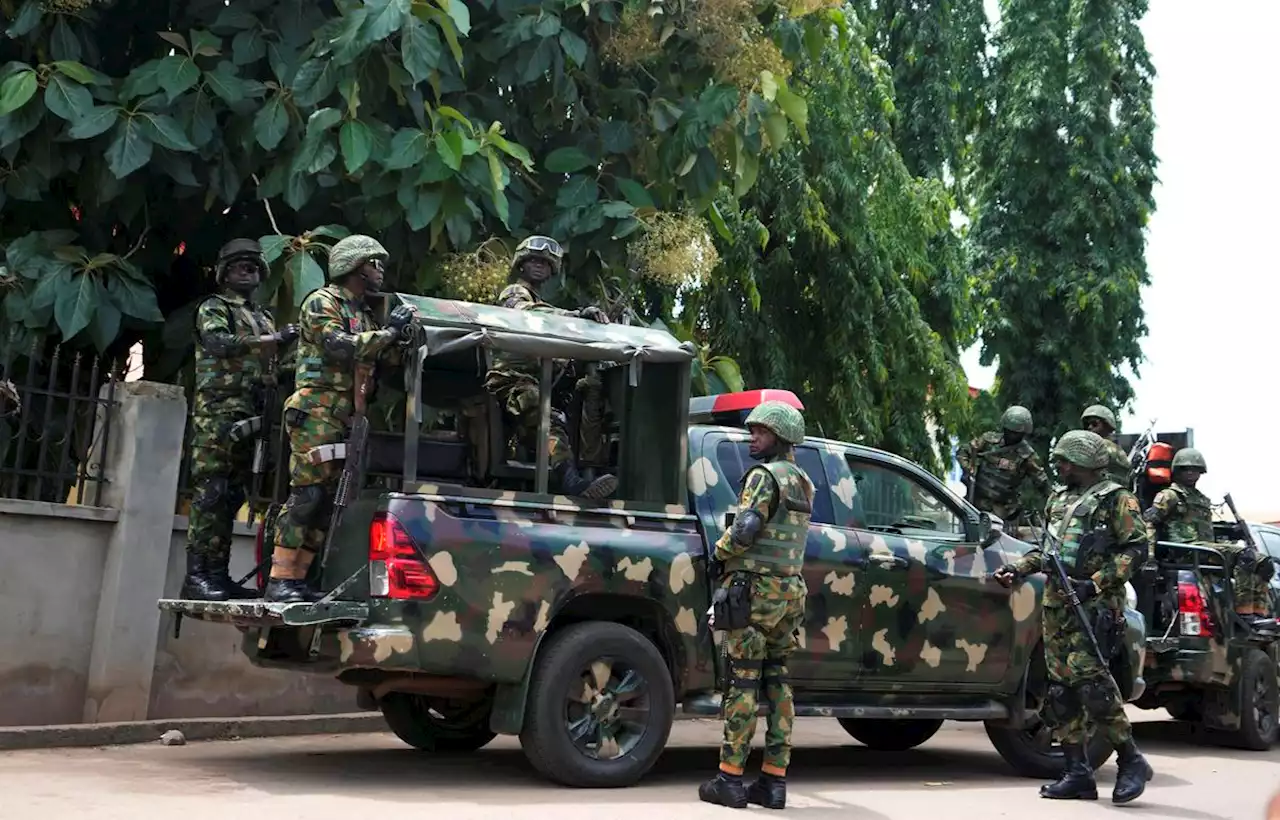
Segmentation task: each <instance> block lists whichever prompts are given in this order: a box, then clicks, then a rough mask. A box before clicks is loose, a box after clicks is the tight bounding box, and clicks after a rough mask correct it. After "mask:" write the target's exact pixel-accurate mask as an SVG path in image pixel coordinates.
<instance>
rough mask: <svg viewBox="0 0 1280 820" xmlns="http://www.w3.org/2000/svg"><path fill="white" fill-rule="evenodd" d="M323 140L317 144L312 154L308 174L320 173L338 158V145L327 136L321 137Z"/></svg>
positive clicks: (307, 169)
mask: <svg viewBox="0 0 1280 820" xmlns="http://www.w3.org/2000/svg"><path fill="white" fill-rule="evenodd" d="M321 140H322V141H321V142H320V144H319V145H317V146H316V151H315V154H313V155H312V157H311V161H310V162H309V163H307V167H306V171H307V173H308V174H318V173H320V172H321V171H324V170H326V169H327V168H328V167H329V166H330V165H332V164H333V161H334V160H335V159H337V158H338V146H337V145H336V144H334V141H333V140H332V139H331V138H325V137H321Z"/></svg>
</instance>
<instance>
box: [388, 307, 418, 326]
mask: <svg viewBox="0 0 1280 820" xmlns="http://www.w3.org/2000/svg"><path fill="white" fill-rule="evenodd" d="M417 315H418V311H416V310H414V309H413V307H412V306H411V305H397V306H396V307H395V308H393V309H392V311H391V315H390V316H388V317H387V327H389V328H391V329H392V330H397V331H398V330H403V329H404V328H405V327H406V326H407V325H408V324H409V323H410V322H412V321H413V319H414V317H415V316H417Z"/></svg>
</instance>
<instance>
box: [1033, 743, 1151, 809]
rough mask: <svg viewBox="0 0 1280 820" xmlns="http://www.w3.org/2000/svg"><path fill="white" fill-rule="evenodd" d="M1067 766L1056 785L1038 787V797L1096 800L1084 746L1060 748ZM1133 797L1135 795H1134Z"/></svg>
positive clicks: (1095, 790) (1094, 785)
mask: <svg viewBox="0 0 1280 820" xmlns="http://www.w3.org/2000/svg"><path fill="white" fill-rule="evenodd" d="M1062 755H1063V757H1065V758H1066V759H1067V766H1066V768H1065V769H1064V770H1063V772H1062V777H1060V778H1058V781H1057V782H1056V783H1046V784H1045V785H1043V786H1041V787H1040V796H1041V797H1047V798H1049V799H1050V800H1097V799H1098V784H1097V782H1096V781H1095V780H1094V779H1093V769H1092V768H1090V766H1089V762H1088V760H1087V758H1086V757H1085V752H1084V744H1080V745H1078V746H1066V745H1064V746H1063V747H1062ZM1134 796H1135V797H1136V796H1137V795H1134Z"/></svg>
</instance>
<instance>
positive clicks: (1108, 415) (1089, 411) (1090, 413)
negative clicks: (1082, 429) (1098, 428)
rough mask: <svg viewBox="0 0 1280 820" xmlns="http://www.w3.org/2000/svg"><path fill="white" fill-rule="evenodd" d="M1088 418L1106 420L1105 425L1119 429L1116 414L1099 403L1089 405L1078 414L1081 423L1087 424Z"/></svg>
mask: <svg viewBox="0 0 1280 820" xmlns="http://www.w3.org/2000/svg"><path fill="white" fill-rule="evenodd" d="M1089 419H1098V420H1099V421H1103V422H1106V424H1107V426H1108V427H1110V428H1111V429H1112V430H1119V429H1120V426H1119V425H1118V424H1116V414H1115V413H1112V412H1111V410H1109V409H1108V408H1106V407H1103V406H1102V405H1101V404H1093V405H1090V406H1089V407H1088V408H1086V409H1085V411H1084V412H1083V413H1081V414H1080V423H1081V424H1088V423H1089Z"/></svg>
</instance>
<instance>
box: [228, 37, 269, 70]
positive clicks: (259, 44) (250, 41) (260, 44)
mask: <svg viewBox="0 0 1280 820" xmlns="http://www.w3.org/2000/svg"><path fill="white" fill-rule="evenodd" d="M265 56H267V41H266V40H265V39H263V37H262V31H261V30H260V29H257V28H251V29H246V30H244V31H241V32H240V33H239V34H237V35H236V36H235V38H234V39H232V41H231V60H232V62H234V63H235V64H236V65H248V64H250V63H256V62H257V61H258V60H261V59H262V58H263V57H265Z"/></svg>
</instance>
